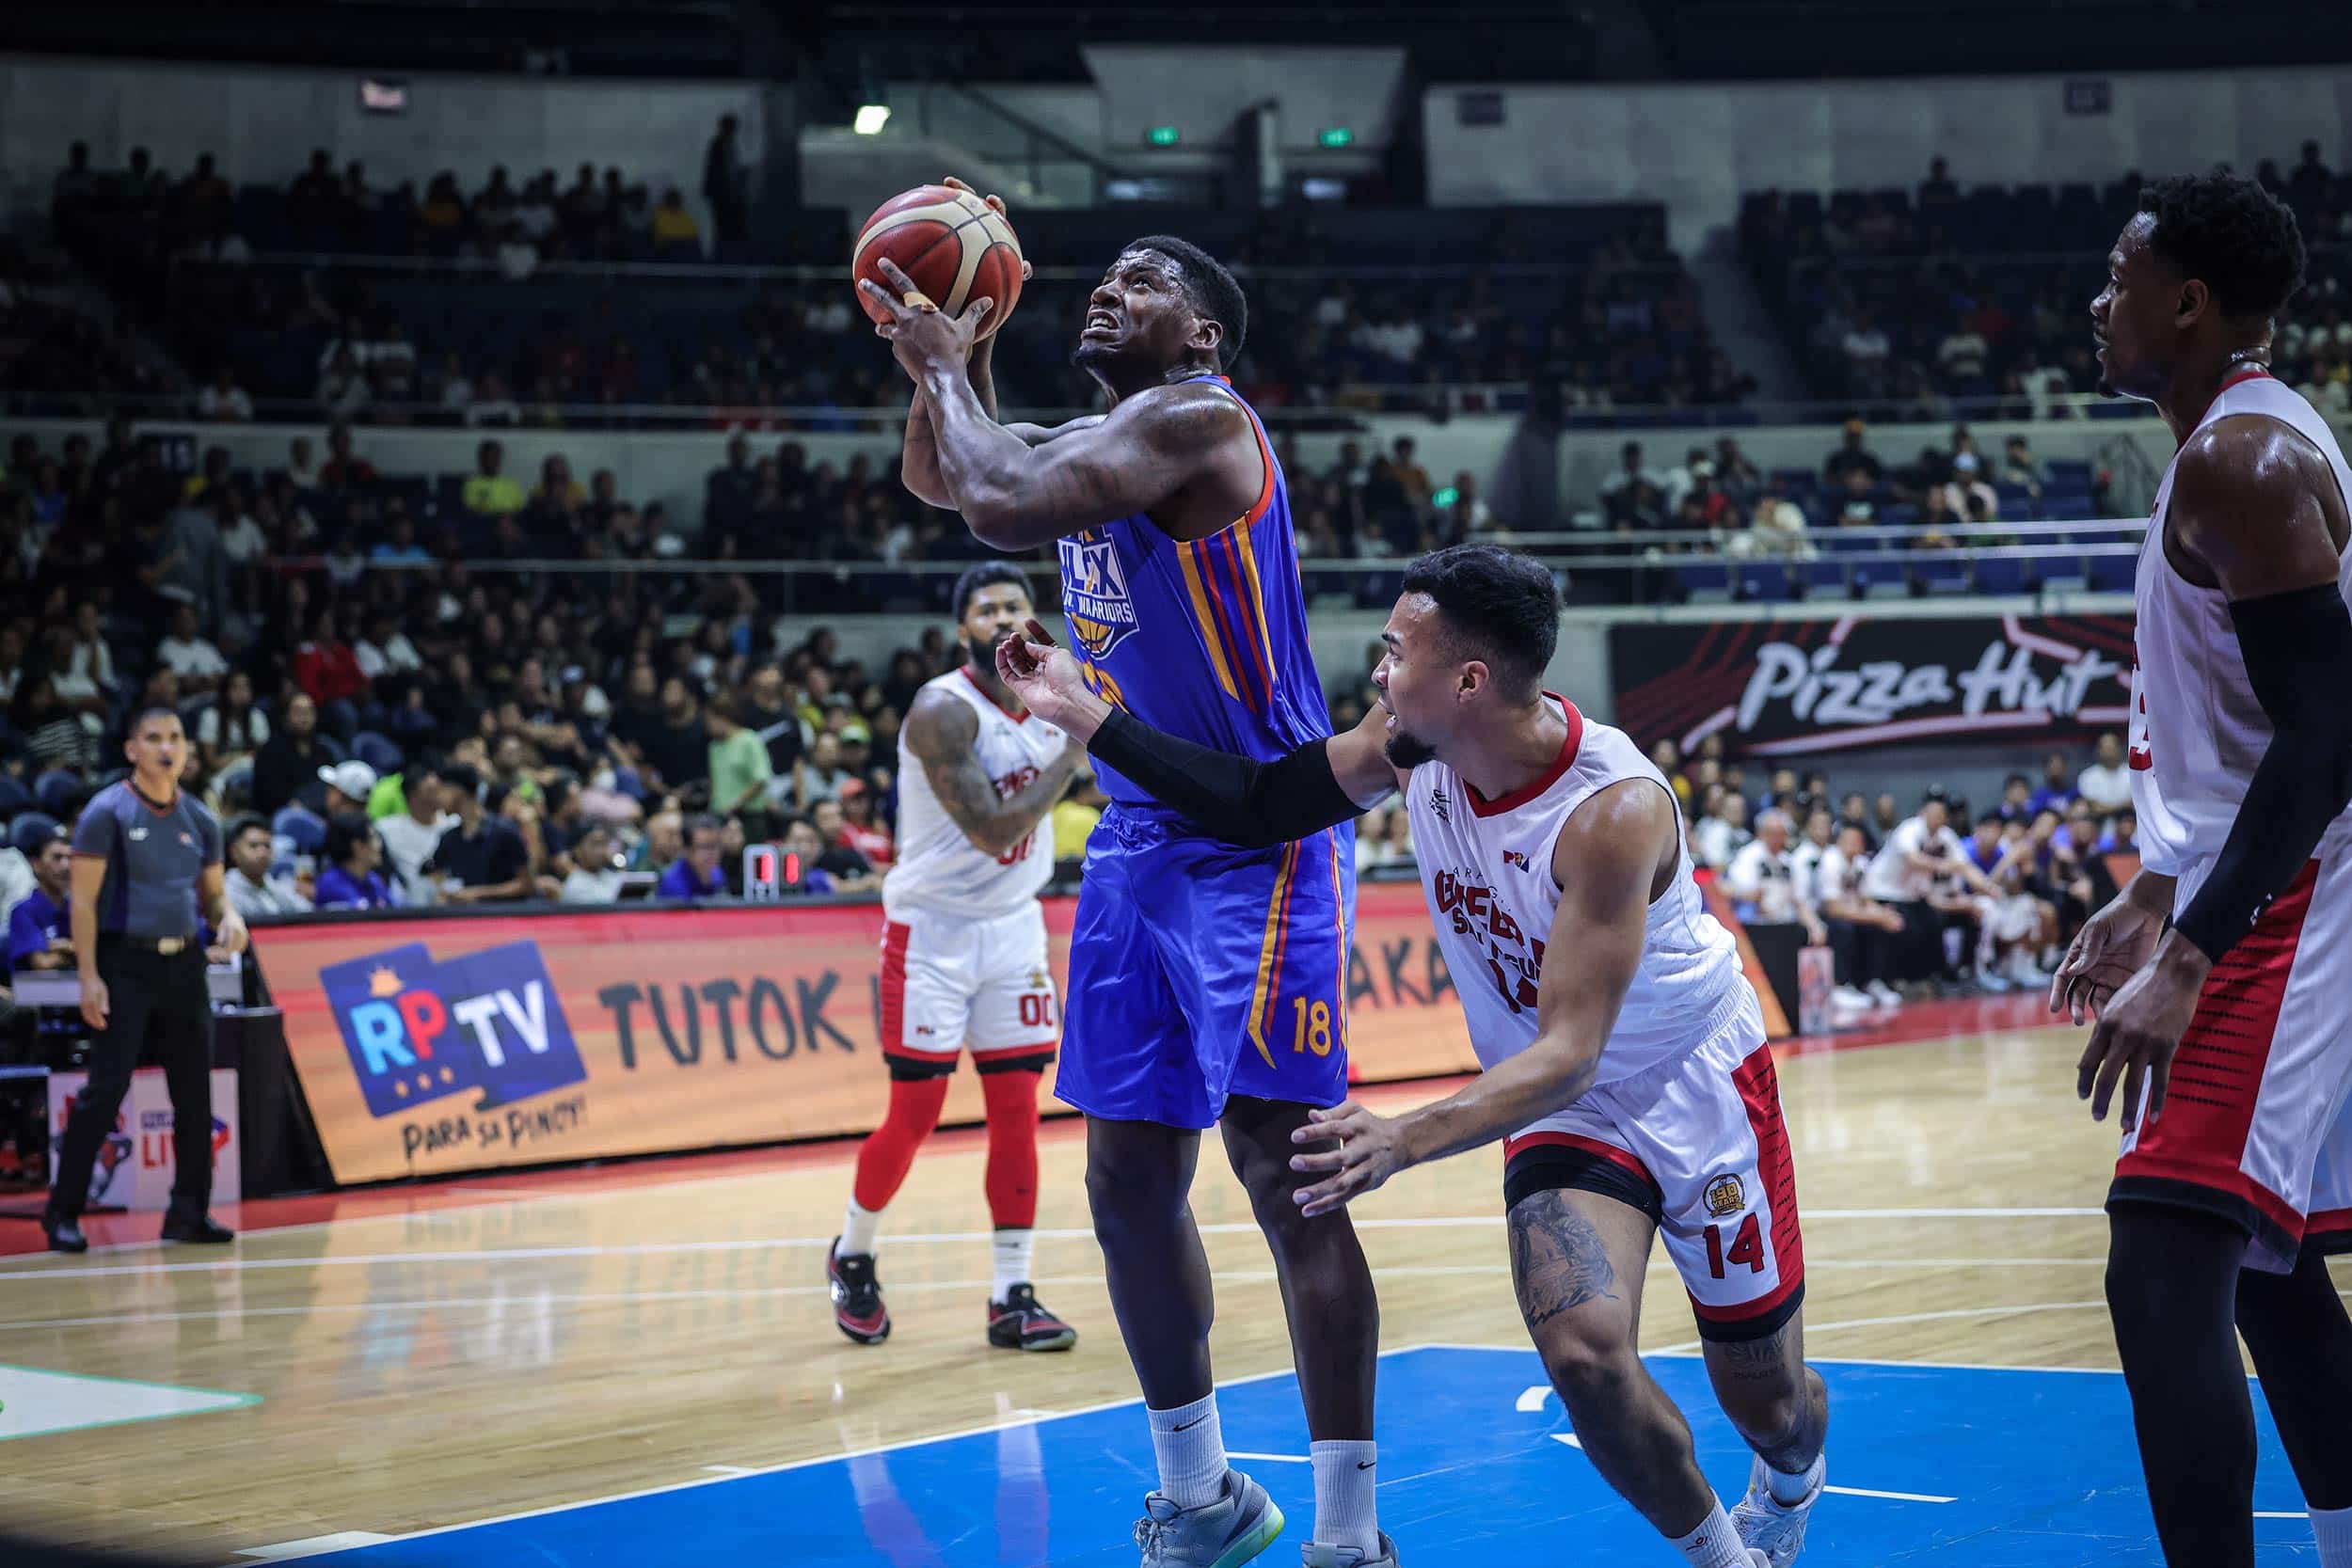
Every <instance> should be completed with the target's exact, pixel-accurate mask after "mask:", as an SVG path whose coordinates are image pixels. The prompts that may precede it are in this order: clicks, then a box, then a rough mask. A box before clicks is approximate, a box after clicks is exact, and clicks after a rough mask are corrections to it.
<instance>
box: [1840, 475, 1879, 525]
mask: <svg viewBox="0 0 2352 1568" xmlns="http://www.w3.org/2000/svg"><path fill="white" fill-rule="evenodd" d="M1837 483H1838V484H1839V486H1840V488H1841V492H1842V495H1841V499H1839V501H1838V504H1837V526H1838V527H1840V528H1871V527H1875V526H1876V525H1877V523H1878V520H1879V506H1878V501H1877V500H1876V499H1874V498H1873V495H1872V491H1873V488H1874V484H1873V482H1872V480H1871V478H1870V475H1869V473H1868V471H1867V470H1866V469H1864V468H1861V467H1850V468H1848V469H1847V470H1846V471H1845V474H1844V477H1843V478H1841V479H1840V480H1839V481H1838V482H1837Z"/></svg>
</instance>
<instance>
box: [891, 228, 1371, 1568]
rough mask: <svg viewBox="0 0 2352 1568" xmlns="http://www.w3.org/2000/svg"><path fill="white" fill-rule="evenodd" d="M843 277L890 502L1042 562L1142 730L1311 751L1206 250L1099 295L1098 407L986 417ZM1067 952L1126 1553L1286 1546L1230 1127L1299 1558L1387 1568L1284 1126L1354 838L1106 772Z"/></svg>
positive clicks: (1312, 676) (1364, 1319)
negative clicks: (1272, 1280) (1224, 1209)
mask: <svg viewBox="0 0 2352 1568" xmlns="http://www.w3.org/2000/svg"><path fill="white" fill-rule="evenodd" d="M883 271H884V276H885V277H888V279H889V281H890V284H891V287H892V288H893V289H896V290H897V291H898V293H896V294H893V293H891V292H890V290H888V289H883V288H881V287H878V286H876V285H874V284H872V283H871V282H866V283H863V284H861V287H864V288H865V289H866V292H867V293H868V294H869V296H870V297H871V298H872V299H873V300H874V301H875V302H876V304H878V305H880V306H882V307H886V308H887V309H888V311H889V319H888V320H887V321H885V322H883V323H882V325H881V326H880V327H879V328H878V329H877V330H878V331H879V332H880V333H881V335H882V336H883V337H885V338H887V339H889V340H890V341H891V342H892V344H893V347H894V349H895V350H896V352H897V355H898V362H899V363H900V364H901V365H902V366H903V367H904V368H905V369H906V371H907V372H908V373H909V374H910V375H911V376H912V377H913V378H914V383H915V387H916V394H915V399H914V408H913V410H912V411H911V413H910V417H909V420H908V423H907V441H906V459H905V473H906V480H907V484H908V487H909V488H910V489H912V490H914V493H915V494H916V495H918V496H920V497H922V498H923V499H926V500H928V501H930V502H931V503H932V504H934V505H938V506H945V507H951V508H953V509H954V510H956V511H958V512H960V513H961V514H962V515H963V519H964V522H965V523H966V525H967V526H969V527H970V529H971V530H972V532H973V533H974V535H975V536H976V537H977V538H978V539H979V540H980V541H981V542H982V543H984V544H988V545H991V546H995V547H996V548H998V549H1003V550H1023V549H1029V548H1032V547H1035V546H1040V545H1043V544H1046V543H1048V542H1057V544H1058V547H1059V550H1060V555H1061V575H1062V594H1063V601H1064V607H1065V609H1066V610H1067V612H1068V614H1069V619H1070V626H1071V630H1072V632H1073V641H1074V642H1075V644H1076V647H1077V649H1078V651H1079V654H1080V657H1082V658H1083V659H1084V660H1085V663H1086V668H1087V678H1088V682H1089V685H1090V686H1091V687H1092V688H1093V689H1095V691H1096V692H1097V693H1099V694H1100V695H1101V696H1103V697H1104V698H1105V699H1106V700H1108V701H1110V702H1112V703H1115V704H1118V705H1120V706H1121V707H1124V708H1126V709H1128V710H1129V711H1130V712H1132V713H1134V714H1135V715H1136V717H1137V718H1140V719H1143V720H1144V721H1147V722H1149V723H1151V724H1152V725H1153V726H1154V727H1157V728H1161V729H1165V730H1168V731H1169V732H1170V733H1173V734H1177V735H1182V736H1184V737H1185V738H1187V739H1190V740H1194V741H1197V742H1199V743H1200V744H1202V745H1208V746H1215V747H1216V748H1218V749H1220V750H1223V751H1228V752H1239V753H1243V754H1247V755H1249V756H1252V757H1257V758H1260V759H1263V760H1269V761H1270V760H1272V759H1274V758H1277V757H1280V756H1282V755H1285V754H1286V753H1288V752H1290V751H1292V750H1293V749H1294V748H1295V747H1297V746H1299V745H1302V744H1305V743H1307V742H1309V741H1311V740H1315V739H1319V738H1321V737H1322V736H1326V735H1328V734H1329V733H1330V728H1331V724H1330V717H1329V714H1328V713H1327V710H1326V709H1325V707H1324V702H1323V687H1322V682H1321V681H1320V680H1319V679H1318V678H1317V676H1316V673H1315V666H1314V660H1313V657H1311V653H1310V651H1309V647H1308V641H1307V619H1306V605H1305V601H1304V597H1303V595H1302V594H1301V591H1300V587H1299V579H1298V562H1297V559H1296V556H1295V553H1294V549H1293V546H1292V540H1291V521H1290V507H1289V502H1288V499H1287V497H1286V495H1285V493H1284V488H1283V483H1282V472H1281V469H1280V467H1279V466H1278V465H1277V464H1276V462H1275V460H1274V452H1273V448H1272V447H1271V446H1270V445H1269V444H1268V442H1267V440H1266V437H1265V432H1264V430H1263V427H1262V426H1261V425H1260V424H1259V422H1258V419H1257V416H1256V415H1255V414H1254V413H1252V412H1251V411H1250V409H1249V407H1248V404H1244V403H1243V402H1242V400H1241V399H1240V398H1239V397H1238V396H1237V395H1236V394H1235V393H1234V391H1233V389H1232V387H1231V386H1230V385H1229V384H1228V383H1227V382H1226V380H1225V378H1224V376H1223V375H1222V374H1221V373H1219V372H1221V371H1222V369H1223V368H1224V367H1225V366H1226V365H1229V364H1231V363H1232V361H1233V358H1234V356H1235V355H1237V354H1238V353H1239V351H1240V348H1241V342H1242V337H1243V333H1244V330H1245V325H1246V316H1247V308H1246V305H1245V303H1244V301H1243V298H1242V293H1241V289H1240V287H1239V286H1238V285H1237V284H1236V283H1235V282H1234V281H1233V278H1232V275H1231V274H1230V273H1228V272H1227V271H1226V270H1225V269H1224V268H1223V267H1222V266H1220V265H1218V264H1217V263H1216V261H1214V260H1213V259H1211V258H1210V257H1209V256H1207V255H1206V254H1204V253H1203V252H1202V251H1201V250H1200V249H1199V248H1198V247H1197V246H1195V245H1190V244H1188V243H1186V242H1185V241H1183V240H1179V239H1173V238H1168V237H1166V236H1155V237H1152V238H1149V239H1142V240H1137V241H1136V242H1135V243H1134V244H1133V245H1129V246H1127V248H1126V249H1125V250H1124V251H1122V252H1121V253H1120V256H1119V258H1118V260H1117V261H1114V262H1113V263H1112V264H1111V266H1110V269H1109V270H1108V271H1107V272H1106V273H1105V274H1104V277H1103V281H1102V283H1101V284H1100V285H1099V286H1098V287H1097V288H1096V289H1095V291H1094V293H1093V294H1092V295H1091V296H1090V297H1089V299H1088V302H1087V314H1086V321H1085V324H1084V327H1083V329H1082V331H1081V332H1080V334H1079V338H1078V346H1077V353H1076V355H1075V362H1076V363H1077V364H1078V365H1079V366H1080V367H1081V368H1082V369H1084V370H1086V371H1087V372H1089V374H1091V375H1092V376H1093V377H1094V378H1095V380H1096V381H1098V382H1100V383H1101V384H1102V386H1103V388H1104V391H1106V392H1107V393H1108V394H1109V399H1110V409H1109V412H1107V413H1105V414H1103V415H1100V416H1098V417H1094V418H1089V419H1085V420H1074V421H1073V422H1072V423H1069V424H1065V425H1061V426H1058V427H1056V428H1053V429H1046V428H1042V427H1040V426H1036V425H1022V424H1013V425H1006V424H1000V423H998V422H997V420H996V417H995V416H996V409H995V396H994V388H993V382H992V378H991V376H990V374H989V369H988V353H989V350H988V347H987V340H985V339H980V338H978V337H977V328H978V327H979V326H980V325H981V324H982V323H983V322H985V321H986V319H987V317H988V314H989V310H990V309H991V302H989V301H987V300H976V301H974V302H973V303H972V304H971V305H970V306H969V307H968V308H967V309H966V310H965V311H964V313H963V315H962V316H961V317H960V318H950V317H948V316H946V314H945V313H944V312H942V311H939V310H937V309H934V308H932V307H931V306H930V302H929V301H927V300H925V299H924V298H923V297H922V295H921V294H920V293H918V292H916V291H915V289H914V285H913V284H912V283H911V282H910V281H909V280H908V279H907V278H906V277H905V275H904V274H903V273H899V272H898V271H897V270H896V269H895V268H892V267H889V266H888V264H887V263H885V264H884V268H883ZM1097 777H1098V779H1099V780H1100V782H1101V784H1102V786H1103V788H1104V792H1105V793H1106V794H1108V795H1109V796H1110V797H1111V800H1112V805H1111V807H1110V809H1109V810H1108V811H1107V812H1106V813H1104V818H1103V822H1102V826H1101V827H1100V829H1099V830H1098V831H1097V832H1095V834H1094V836H1093V838H1092V840H1091V841H1090V842H1089V847H1088V853H1087V861H1086V881H1085V886H1084V889H1083V891H1082V892H1081V893H1080V895H1079V899H1078V911H1077V924H1076V929H1075V931H1074V933H1073V938H1072V942H1071V950H1070V990H1069V1002H1068V1005H1067V1009H1066V1012H1065V1017H1064V1024H1063V1043H1062V1061H1061V1070H1060V1076H1059V1080H1058V1083H1057V1089H1056V1092H1057V1094H1059V1095H1060V1097H1061V1098H1062V1099H1063V1100H1065V1101H1068V1102H1069V1103H1070V1104H1072V1105H1073V1106H1075V1107H1077V1108H1078V1109H1079V1110H1081V1111H1083V1112H1085V1113H1086V1115H1087V1118H1088V1119H1087V1191H1088V1196H1089V1200H1090V1202H1091V1204H1092V1208H1093V1213H1094V1231H1095V1236H1096V1238H1097V1240H1098V1241H1100V1243H1102V1247H1103V1255H1104V1265H1105V1271H1104V1272H1105V1275H1106V1277H1107V1280H1108V1283H1109V1286H1110V1295H1111V1307H1112V1310H1113V1312H1114V1313H1115V1314H1116V1316H1117V1317H1118V1320H1119V1327H1120V1334H1121V1335H1122V1336H1123V1337H1124V1338H1125V1340H1126V1345H1127V1354H1128V1357H1129V1359H1130V1360H1131V1361H1133V1363H1134V1364H1135V1369H1136V1379H1137V1381H1138V1382H1140V1383H1141V1385H1142V1386H1143V1394H1144V1402H1145V1404H1146V1405H1147V1407H1148V1410H1149V1415H1150V1418H1151V1426H1152V1447H1153V1449H1154V1450H1155V1453H1156V1455H1157V1458H1158V1462H1159V1480H1160V1484H1159V1488H1158V1490H1156V1491H1154V1492H1153V1493H1152V1495H1151V1496H1150V1497H1148V1498H1147V1499H1146V1500H1145V1516H1144V1518H1143V1519H1142V1520H1141V1521H1139V1522H1138V1523H1137V1525H1136V1543H1137V1544H1139V1545H1140V1546H1141V1547H1142V1549H1143V1559H1142V1560H1143V1561H1144V1562H1145V1563H1146V1564H1169V1565H1177V1564H1183V1565H1199V1568H1234V1565H1236V1564H1239V1563H1243V1562H1247V1561H1248V1560H1250V1559H1252V1558H1254V1557H1256V1556H1257V1555H1258V1554H1259V1553H1260V1552H1262V1551H1263V1550H1264V1548H1265V1547H1266V1545H1267V1544H1269V1543H1270V1542H1272V1541H1273V1539H1274V1538H1275V1536H1276V1535H1277V1534H1279V1532H1280V1530H1281V1528H1282V1515H1281V1512H1280V1510H1279V1509H1278V1508H1276V1507H1275V1506H1274V1503H1273V1501H1272V1500H1271V1499H1270V1498H1269V1497H1267V1496H1266V1494H1265V1492H1264V1490H1263V1488H1262V1487H1260V1486H1259V1485H1258V1484H1257V1483H1256V1482H1255V1481H1251V1480H1250V1479H1249V1478H1248V1477H1247V1476H1245V1475H1243V1474H1242V1473H1241V1472H1239V1471H1237V1470H1234V1469H1232V1467H1231V1466H1230V1465H1227V1463H1226V1459H1225V1450H1224V1444H1223V1439H1222V1437H1221V1435H1220V1433H1219V1430H1218V1423H1217V1413H1216V1386H1215V1384H1214V1382H1213V1380H1212V1378H1211V1376H1210V1370H1209V1352H1208V1336H1209V1322H1210V1317H1211V1300H1210V1288H1209V1271H1208V1260H1207V1258H1206V1256H1205V1255H1204V1253H1203V1252H1202V1249H1201V1244H1200V1232H1199V1230H1198V1229H1197V1228H1196V1227H1195V1226H1194V1224H1193V1218H1192V1212H1191V1210H1190V1209H1189V1207H1188V1206H1187V1195H1188V1193H1189V1192H1190V1189H1191V1186H1192V1179H1193V1170H1194V1165H1195V1163H1196V1161H1197V1160H1198V1157H1199V1152H1200V1133H1201V1132H1202V1131H1203V1130H1205V1129H1207V1128H1209V1127H1212V1126H1215V1127H1217V1128H1218V1129H1219V1130H1220V1132H1222V1134H1223V1137H1224V1141H1225V1151H1226V1155H1227V1158H1228V1159H1230V1160H1231V1161H1232V1166H1233V1170H1234V1174H1235V1175H1237V1176H1239V1177H1240V1178H1241V1180H1242V1183H1243V1185H1244V1186H1245V1187H1246V1188H1247V1189H1248V1193H1249V1197H1250V1202H1251V1205H1252V1207H1253V1209H1254V1211H1255V1212H1256V1214H1257V1218H1258V1223H1259V1226H1260V1227H1261V1228H1262V1229H1263V1231H1264V1233H1265V1238H1266V1242H1267V1243H1268V1245H1269V1246H1270V1247H1271V1248H1272V1250H1273V1253H1274V1260H1275V1267H1276V1271H1277V1273H1278V1275H1279V1278H1280V1281H1281V1291H1282V1302H1283V1306H1284V1309H1285V1311H1286V1313H1287V1314H1288V1319H1289V1328H1290V1334H1291V1343H1292V1347H1293V1352H1294V1355H1295V1363H1296V1366H1297V1370H1298V1383H1299V1391H1300V1395H1301V1398H1302V1399H1303V1401H1304V1402H1305V1404H1306V1410H1307V1426H1308V1431H1309V1433H1310V1434H1311V1438H1312V1439H1313V1441H1312V1444H1311V1453H1312V1459H1313V1465H1314V1483H1315V1528H1314V1531H1313V1539H1312V1540H1311V1542H1310V1543H1309V1544H1307V1545H1306V1547H1305V1548H1304V1550H1303V1553H1302V1556H1303V1559H1304V1560H1305V1562H1306V1563H1308V1564H1310V1565H1312V1568H1323V1565H1328V1568H1374V1565H1378V1568H1388V1565H1390V1564H1392V1563H1393V1562H1394V1561H1395V1555H1396V1554H1395V1547H1394V1545H1393V1544H1391V1542H1390V1541H1389V1539H1388V1538H1387V1537H1386V1536H1384V1535H1382V1534H1381V1533H1380V1532H1379V1529H1378V1528H1377V1525H1376V1523H1375V1516H1374V1507H1373V1481H1374V1479H1375V1474H1376V1471H1375V1449H1374V1445H1373V1432H1372V1407H1373V1372H1374V1363H1375V1356H1376V1354H1377V1350H1378V1336H1379V1309H1378V1306H1377V1304H1376V1302H1375V1297H1374V1294H1373V1284H1372V1275H1371V1271H1370V1270H1369V1269H1368V1268H1367V1267H1366V1266H1365V1262H1364V1256H1363V1251H1362V1248H1361V1247H1359V1245H1358V1244H1357V1240H1356V1235H1355V1231H1354V1229H1353V1227H1352V1226H1350V1225H1349V1224H1347V1223H1346V1222H1345V1220H1344V1217H1343V1215H1341V1214H1336V1213H1335V1214H1328V1215H1323V1216H1319V1217H1316V1218H1312V1219H1309V1218H1305V1217H1303V1216H1302V1215H1301V1214H1300V1213H1299V1211H1298V1206H1297V1204H1296V1203H1295V1201H1294V1200H1293V1198H1292V1196H1291V1195H1292V1190H1293V1188H1294V1186H1295V1178H1294V1177H1293V1176H1292V1174H1291V1172H1290V1168H1289V1161H1290V1156H1291V1152H1292V1148H1291V1132H1292V1131H1293V1129H1295V1128H1298V1127H1301V1126H1304V1125H1305V1124H1306V1123H1307V1120H1308V1113H1309V1111H1310V1110H1311V1109H1314V1108H1316V1107H1323V1106H1330V1105H1334V1104H1337V1103H1338V1102H1339V1101H1341V1100H1343V1099H1344V1098H1345V1095H1346V1085H1347V1047H1346V1022H1345V1012H1344V1004H1345V997H1346V983H1347V953H1348V931H1349V926H1350V922H1351V919H1352V916H1353V912H1354V909H1355V856H1354V844H1353V830H1352V828H1350V827H1348V826H1341V827H1337V828H1332V829H1328V830H1326V831H1324V832H1319V833H1316V834H1314V835H1313V836H1311V837H1310V838H1308V839H1306V840H1304V841H1303V842H1300V843H1296V844H1292V845H1285V846H1281V847H1276V848H1271V849H1248V848H1243V847H1239V846H1236V845H1233V844H1229V843H1225V842H1222V841H1219V840H1216V839H1214V838H1210V837H1207V836H1204V835H1203V833H1202V832H1200V830H1199V829H1197V828H1195V827H1193V826H1191V825H1190V824H1189V823H1187V822H1186V821H1185V820H1184V818H1183V817H1181V816H1178V815H1177V814H1175V813H1173V812H1171V811H1169V810H1168V809H1167V808H1165V807H1163V806H1161V805H1159V804H1158V803H1156V802H1155V801H1153V800H1152V799H1151V797H1150V796H1149V795H1147V794H1146V793H1145V792H1144V791H1142V790H1141V789H1139V788H1137V787H1136V786H1135V785H1134V784H1132V783H1131V782H1130V781H1128V780H1126V779H1123V778H1121V777H1120V775H1119V774H1118V773H1117V772H1116V771H1114V770H1112V769H1109V768H1098V770H1097Z"/></svg>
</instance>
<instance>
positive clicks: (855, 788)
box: [820, 779, 898, 870]
mask: <svg viewBox="0 0 2352 1568" xmlns="http://www.w3.org/2000/svg"><path fill="white" fill-rule="evenodd" d="M820 826H821V824H820ZM837 836H838V837H839V838H840V840H841V842H843V843H844V844H847V845H848V846H849V847H850V848H852V849H855V850H856V851H857V852H858V853H859V854H861V855H864V856H865V857H866V863H868V864H870V865H872V866H874V867H875V868H876V869H878V870H888V869H889V867H890V863H891V862H892V861H894V860H896V859H897V858H898V847H897V843H896V841H895V840H894V839H893V838H892V837H891V833H890V824H889V823H887V822H884V821H882V820H881V819H879V818H878V817H877V816H875V790H874V786H873V785H872V784H868V783H866V781H865V780H863V779H852V780H850V782H849V783H848V784H843V785H842V786H841V831H840V832H839V834H838V835H837Z"/></svg>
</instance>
